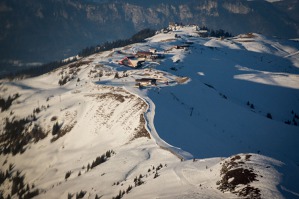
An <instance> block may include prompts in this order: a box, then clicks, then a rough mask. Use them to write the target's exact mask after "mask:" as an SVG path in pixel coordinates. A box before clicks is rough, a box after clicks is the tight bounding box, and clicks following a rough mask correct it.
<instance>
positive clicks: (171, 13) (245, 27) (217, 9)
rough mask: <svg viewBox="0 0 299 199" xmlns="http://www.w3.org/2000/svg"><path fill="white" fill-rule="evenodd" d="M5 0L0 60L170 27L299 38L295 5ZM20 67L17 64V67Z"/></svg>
mask: <svg viewBox="0 0 299 199" xmlns="http://www.w3.org/2000/svg"><path fill="white" fill-rule="evenodd" d="M286 4H287V3H285V2H284V1H282V2H275V3H269V2H266V1H241V0H233V1H231V0H222V1H220V0H202V1H195V0H188V1H181V0H173V1H166V0H161V1H150V2H145V3H144V2H140V1H136V0H118V1H117V0H111V1H104V0H94V1H83V0H67V1H58V0H47V1H38V0H28V1H22V2H20V1H18V0H4V1H2V2H1V3H0V22H1V24H3V25H2V26H1V27H0V46H1V47H0V60H1V61H2V62H3V61H4V62H7V61H8V60H21V61H23V62H48V61H52V60H57V59H62V58H64V57H68V56H71V55H73V54H76V53H77V52H78V51H79V50H80V49H82V48H84V47H86V46H89V45H95V44H98V43H101V42H104V41H107V40H110V41H111V40H116V39H120V38H128V37H129V36H131V35H132V34H134V33H135V32H137V31H139V30H141V29H143V28H148V27H150V28H155V29H160V28H162V27H165V26H167V25H168V23H169V22H173V21H175V22H182V23H185V24H198V25H200V26H201V25H205V26H208V27H209V28H212V29H224V30H226V31H228V32H231V33H232V34H239V33H244V32H260V33H263V34H265V35H275V36H280V37H287V38H290V37H298V35H299V25H298V18H296V16H297V15H298V14H296V12H295V11H296V8H297V7H298V0H293V1H292V2H291V3H290V4H288V5H286ZM18 63H19V62H18Z"/></svg>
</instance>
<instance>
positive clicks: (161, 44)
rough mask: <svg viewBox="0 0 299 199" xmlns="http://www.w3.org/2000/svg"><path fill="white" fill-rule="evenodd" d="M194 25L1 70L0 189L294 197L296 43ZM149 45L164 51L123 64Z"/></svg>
mask: <svg viewBox="0 0 299 199" xmlns="http://www.w3.org/2000/svg"><path fill="white" fill-rule="evenodd" d="M197 35H198V34H197V31H196V29H195V27H193V26H187V27H181V28H178V30H175V31H170V32H168V33H159V34H157V35H155V36H154V37H152V38H149V39H148V40H147V41H146V42H145V43H139V44H134V45H131V46H126V47H123V48H118V49H114V50H113V51H107V52H103V53H98V54H94V55H92V56H89V57H86V58H83V59H81V60H79V61H77V62H75V63H72V64H69V65H66V66H64V67H62V68H59V69H57V70H55V71H53V72H51V73H48V74H45V75H42V76H39V77H36V78H29V79H25V80H15V81H2V82H1V85H0V89H1V99H0V101H1V107H2V112H1V113H0V115H1V140H0V141H1V148H0V149H1V156H0V157H1V160H0V165H1V173H0V180H1V187H0V188H1V189H0V190H1V193H0V196H2V197H4V198H7V197H8V196H12V197H13V198H18V196H20V195H22V197H24V198H26V197H27V198H31V197H36V198H113V197H114V198H121V197H123V198H234V197H237V198H298V197H299V189H298V187H299V180H298V179H299V167H298V165H299V155H298V143H299V127H298V126H297V125H298V123H299V117H298V115H299V56H298V53H297V52H298V49H299V45H298V43H297V42H295V41H283V40H275V39H269V38H266V37H264V36H262V35H259V34H244V35H239V36H237V37H234V38H230V39H223V40H221V39H217V38H201V37H199V36H197ZM175 46H177V47H178V48H175ZM150 48H155V49H156V50H157V51H158V53H160V54H163V55H164V56H165V58H164V59H159V60H146V61H145V62H144V64H143V66H142V67H141V68H139V69H131V68H129V67H126V66H123V65H119V64H118V61H119V60H121V59H123V58H124V57H125V56H128V55H131V54H133V53H134V52H136V51H148V50H149V49H150ZM140 78H155V79H157V85H152V86H145V87H142V88H138V87H135V80H136V79H140ZM81 196H82V197H81Z"/></svg>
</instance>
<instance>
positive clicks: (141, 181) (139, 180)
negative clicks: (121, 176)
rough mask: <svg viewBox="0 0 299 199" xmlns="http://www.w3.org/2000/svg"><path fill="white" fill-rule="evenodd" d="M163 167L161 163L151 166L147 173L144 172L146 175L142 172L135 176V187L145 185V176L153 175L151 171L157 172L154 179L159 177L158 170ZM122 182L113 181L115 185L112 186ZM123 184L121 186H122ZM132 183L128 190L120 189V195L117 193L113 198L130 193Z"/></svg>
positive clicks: (118, 198) (116, 198)
mask: <svg viewBox="0 0 299 199" xmlns="http://www.w3.org/2000/svg"><path fill="white" fill-rule="evenodd" d="M165 167H167V165H166V164H165ZM162 168H163V165H162V164H160V165H158V166H157V167H154V166H153V167H152V168H149V169H148V170H147V173H146V174H144V175H142V174H140V175H139V176H136V177H135V178H134V181H133V182H134V187H138V186H141V185H143V184H144V183H145V178H147V177H149V176H150V175H151V172H152V171H153V173H154V174H155V175H154V179H155V178H157V177H159V176H160V175H159V174H158V171H159V170H160V169H162ZM119 184H120V182H116V183H115V182H114V183H113V185H112V186H114V185H119ZM122 185H123V184H121V186H122ZM134 187H133V186H132V185H129V186H128V188H127V189H126V190H120V191H119V193H118V195H116V196H114V197H112V199H120V198H122V197H123V196H124V195H125V194H129V193H130V191H131V190H132V189H133V188H134Z"/></svg>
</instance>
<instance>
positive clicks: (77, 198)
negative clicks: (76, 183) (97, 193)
mask: <svg viewBox="0 0 299 199" xmlns="http://www.w3.org/2000/svg"><path fill="white" fill-rule="evenodd" d="M86 193H87V191H82V190H81V191H80V192H79V193H76V199H81V198H84V196H85V194H86ZM73 196H74V194H71V193H68V194H67V198H68V199H72V198H73Z"/></svg>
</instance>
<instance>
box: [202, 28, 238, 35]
mask: <svg viewBox="0 0 299 199" xmlns="http://www.w3.org/2000/svg"><path fill="white" fill-rule="evenodd" d="M200 29H201V30H207V31H208V33H209V36H210V37H232V36H233V35H232V34H231V33H229V32H226V31H225V30H223V29H218V30H213V29H209V28H208V27H206V26H202V27H200Z"/></svg>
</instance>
